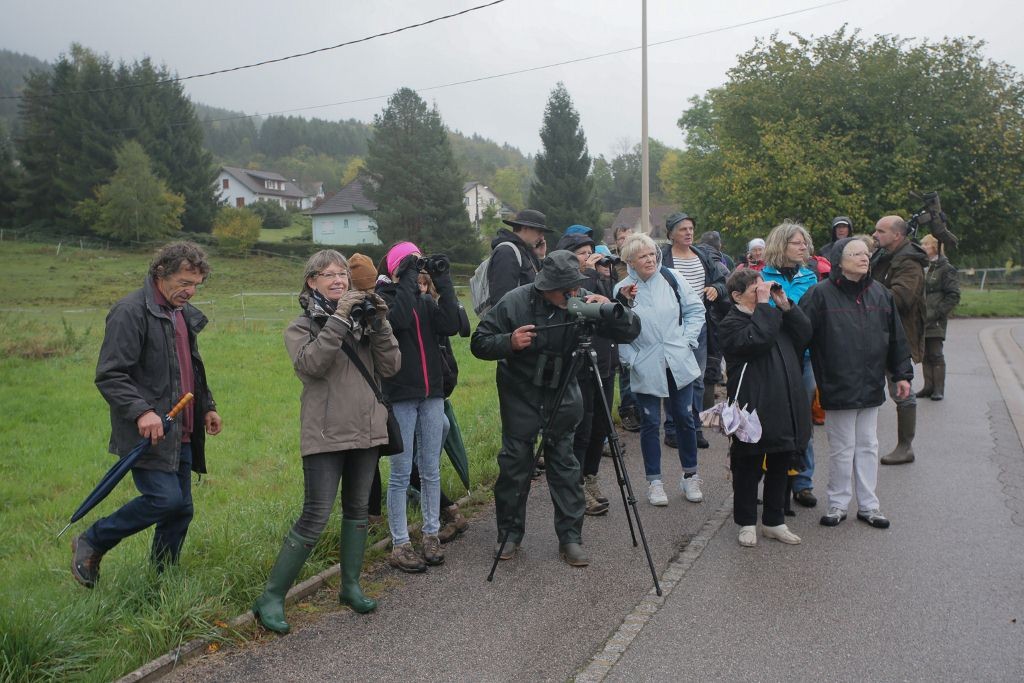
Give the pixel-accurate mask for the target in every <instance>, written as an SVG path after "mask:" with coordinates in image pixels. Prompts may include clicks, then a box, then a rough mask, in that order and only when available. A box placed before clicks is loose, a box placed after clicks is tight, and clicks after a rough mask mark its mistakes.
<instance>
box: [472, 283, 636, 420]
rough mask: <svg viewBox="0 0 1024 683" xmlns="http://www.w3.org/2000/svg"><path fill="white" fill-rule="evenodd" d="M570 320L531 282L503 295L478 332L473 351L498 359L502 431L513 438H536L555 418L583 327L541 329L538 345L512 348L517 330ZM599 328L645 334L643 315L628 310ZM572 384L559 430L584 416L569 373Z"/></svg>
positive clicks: (623, 335)
mask: <svg viewBox="0 0 1024 683" xmlns="http://www.w3.org/2000/svg"><path fill="white" fill-rule="evenodd" d="M588 294H589V292H587V291H586V290H583V289H581V290H580V293H579V295H580V296H581V297H585V296H587V295H588ZM570 321H571V316H570V314H569V313H568V311H566V310H565V309H563V308H558V307H557V306H554V305H552V304H551V303H549V302H548V301H546V300H545V299H544V297H543V296H542V295H541V293H540V292H539V291H537V289H536V288H535V287H534V286H533V285H532V284H527V285H522V286H520V287H518V288H516V289H514V290H512V291H511V292H509V293H508V294H506V295H505V296H504V297H502V299H501V301H499V302H498V304H497V305H496V306H494V307H493V308H491V310H489V311H488V312H487V314H486V315H485V316H484V317H483V319H482V320H480V324H479V325H478V326H477V328H476V330H475V331H474V332H473V337H472V339H471V340H470V350H471V351H472V352H473V355H474V356H476V357H477V358H480V359H482V360H496V361H498V368H497V371H496V381H497V385H498V399H499V403H500V406H501V421H502V429H503V430H504V432H505V433H506V434H508V435H509V436H512V437H514V438H520V439H532V438H534V437H535V436H536V435H537V430H538V429H540V427H542V426H543V423H544V422H545V421H546V420H547V419H548V417H550V415H551V410H552V405H551V404H552V403H553V402H554V399H555V394H556V393H557V388H558V386H559V385H560V383H561V381H562V380H563V379H565V378H566V374H567V373H568V372H569V368H570V366H571V364H572V352H573V350H574V349H575V348H576V347H577V343H578V341H579V338H580V333H581V330H580V328H579V327H578V326H562V327H553V328H550V329H538V332H537V336H536V337H535V338H534V339H533V343H532V344H531V345H530V346H529V347H527V348H525V349H523V350H522V351H513V350H512V341H511V338H512V333H513V332H514V331H515V330H516V329H518V328H520V327H522V326H523V325H536V326H537V328H547V327H549V326H551V325H560V324H562V323H566V322H570ZM596 329H597V331H598V332H600V334H601V335H603V336H605V337H608V338H610V339H611V340H612V341H615V342H618V343H629V342H631V341H633V340H634V339H636V337H637V336H638V335H639V334H640V319H639V318H637V317H636V316H635V315H633V313H632V311H630V310H628V309H626V310H625V315H623V316H622V317H621V318H619V319H617V320H611V321H601V322H600V323H599V324H598V325H597V328H596ZM568 382H569V384H568V385H567V387H566V393H565V395H564V396H563V398H562V402H561V404H560V405H559V406H558V410H557V415H556V418H555V421H554V423H553V425H552V427H553V429H554V430H556V431H563V430H574V429H575V428H576V425H577V423H579V421H580V419H581V418H582V415H583V408H582V405H581V400H582V399H581V396H580V389H579V384H578V382H577V380H576V376H571V377H568Z"/></svg>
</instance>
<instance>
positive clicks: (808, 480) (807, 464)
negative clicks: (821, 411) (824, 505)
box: [793, 356, 815, 493]
mask: <svg viewBox="0 0 1024 683" xmlns="http://www.w3.org/2000/svg"><path fill="white" fill-rule="evenodd" d="M803 363H804V369H803V379H804V390H805V391H806V392H807V403H808V404H810V403H811V401H813V400H814V389H815V384H814V369H813V368H812V367H811V359H810V358H809V357H807V356H804V358H803ZM813 478H814V426H813V425H812V426H811V439H810V441H808V442H807V450H806V451H804V471H803V472H801V473H800V474H798V475H796V476H795V477H793V493H799V492H800V491H803V490H804V489H809V488H814V482H813V481H812V479H813Z"/></svg>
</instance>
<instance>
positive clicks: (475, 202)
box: [473, 183, 480, 237]
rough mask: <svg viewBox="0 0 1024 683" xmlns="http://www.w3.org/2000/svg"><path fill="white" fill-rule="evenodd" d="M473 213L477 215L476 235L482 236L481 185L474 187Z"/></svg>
mask: <svg viewBox="0 0 1024 683" xmlns="http://www.w3.org/2000/svg"><path fill="white" fill-rule="evenodd" d="M473 193H474V195H475V197H474V199H473V213H474V214H476V234H477V237H479V236H480V183H477V184H476V185H474V186H473Z"/></svg>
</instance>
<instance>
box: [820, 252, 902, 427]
mask: <svg viewBox="0 0 1024 683" xmlns="http://www.w3.org/2000/svg"><path fill="white" fill-rule="evenodd" d="M800 308H801V309H803V311H804V313H806V314H807V318H808V319H809V320H810V321H811V327H812V328H813V330H814V332H813V335H812V336H811V341H810V347H811V364H812V366H813V367H814V379H815V380H816V381H817V383H818V391H819V392H820V400H821V406H822V408H825V409H826V410H855V409H861V408H873V407H875V406H880V405H882V403H884V402H885V373H886V372H889V373H891V374H892V379H893V381H896V382H898V381H900V380H910V379H913V377H914V366H913V364H912V362H911V360H910V347H909V346H908V345H907V337H906V334H905V333H904V331H903V325H902V323H901V322H900V316H899V313H898V312H897V311H896V306H895V305H894V304H893V298H892V293H891V292H890V291H889V290H887V289H886V288H885V287H883V286H882V285H880V284H879V283H878V282H876V281H875V280H873V279H872V278H871V275H870V274H868V275H865V276H864V278H863V279H862V280H860V281H859V282H852V281H850V280H847V279H846V278H845V277H843V275H842V273H841V272H840V269H839V267H838V266H836V267H835V268H834V269H833V271H832V274H831V276H830V277H829V279H828V280H822V281H821V282H819V283H818V284H816V285H813V286H812V287H811V288H810V289H808V290H807V292H806V293H805V294H804V295H803V297H801V298H800Z"/></svg>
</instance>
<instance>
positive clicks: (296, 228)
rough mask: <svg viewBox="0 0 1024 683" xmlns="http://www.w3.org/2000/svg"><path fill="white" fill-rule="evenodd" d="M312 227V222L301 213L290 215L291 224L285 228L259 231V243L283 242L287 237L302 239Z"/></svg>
mask: <svg viewBox="0 0 1024 683" xmlns="http://www.w3.org/2000/svg"><path fill="white" fill-rule="evenodd" d="M312 226H313V220H312V219H311V218H310V217H309V216H304V215H302V214H301V213H293V214H292V224H291V225H289V226H288V227H287V228H279V229H274V230H267V229H263V230H260V242H284V241H285V240H286V239H288V238H289V237H302V235H303V234H304V233H305V232H306V231H308V230H309V229H310V228H311V227H312Z"/></svg>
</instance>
